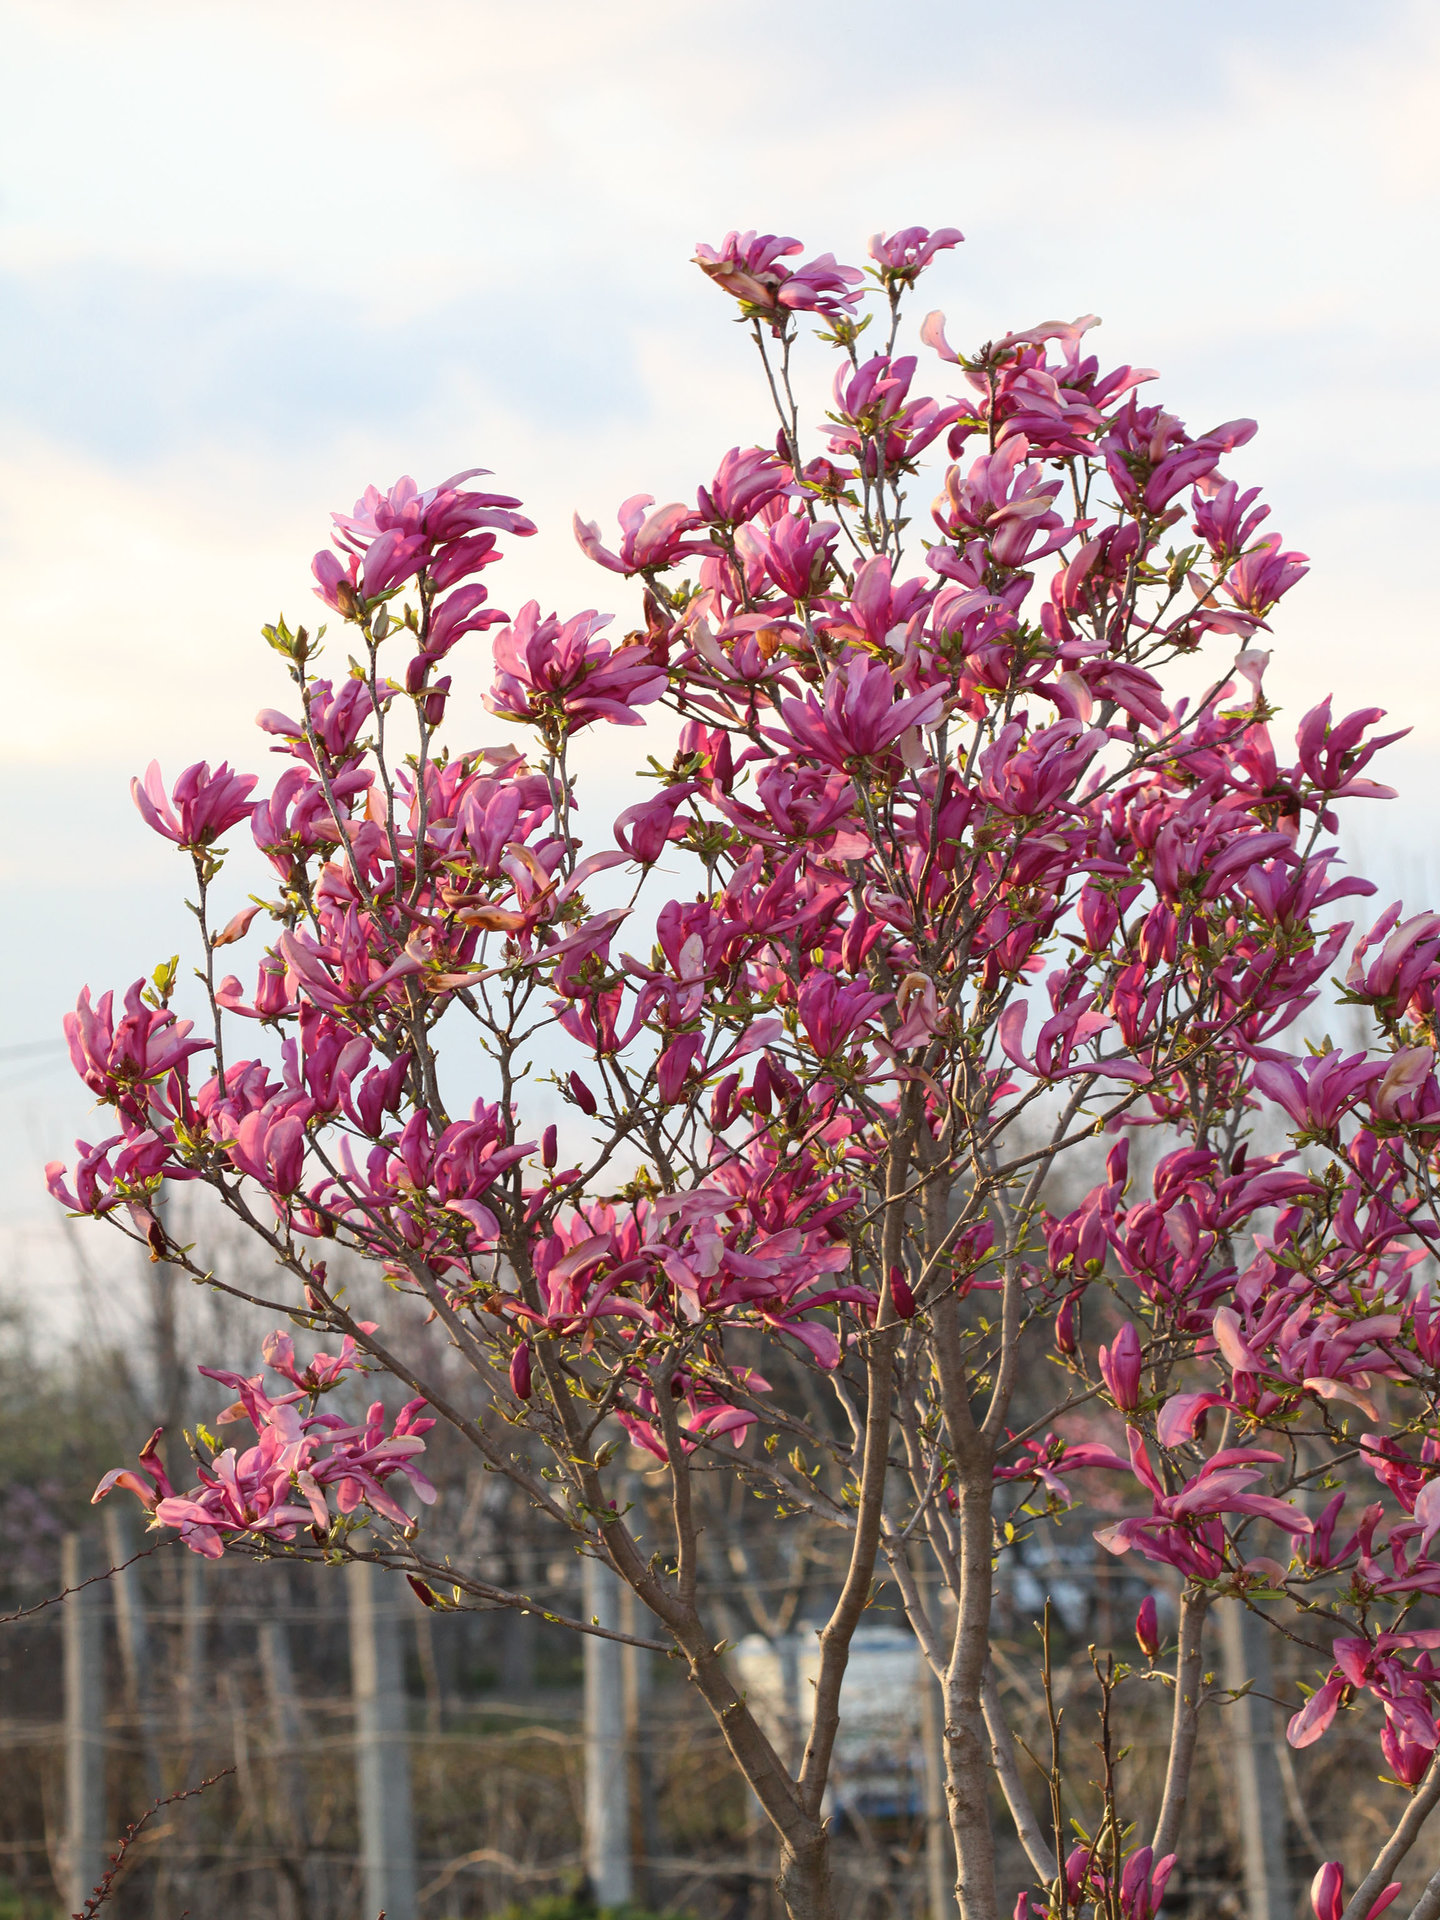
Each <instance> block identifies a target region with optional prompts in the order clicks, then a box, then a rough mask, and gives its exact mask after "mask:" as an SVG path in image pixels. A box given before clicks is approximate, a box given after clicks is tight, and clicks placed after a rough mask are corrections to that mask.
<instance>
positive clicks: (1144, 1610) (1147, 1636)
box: [1135, 1593, 1160, 1660]
mask: <svg viewBox="0 0 1440 1920" xmlns="http://www.w3.org/2000/svg"><path fill="white" fill-rule="evenodd" d="M1135 1638H1136V1639H1137V1640H1138V1641H1139V1643H1140V1651H1141V1652H1142V1653H1143V1654H1144V1655H1145V1658H1146V1659H1147V1660H1153V1659H1154V1658H1155V1656H1156V1654H1157V1653H1159V1651H1160V1623H1159V1620H1158V1619H1157V1617H1156V1613H1155V1596H1154V1594H1153V1593H1147V1594H1146V1596H1145V1598H1144V1599H1143V1600H1142V1601H1141V1602H1140V1611H1139V1612H1138V1613H1137V1614H1136V1616H1135Z"/></svg>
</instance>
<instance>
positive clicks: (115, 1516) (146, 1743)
mask: <svg viewBox="0 0 1440 1920" xmlns="http://www.w3.org/2000/svg"><path fill="white" fill-rule="evenodd" d="M105 1549H106V1551H107V1553H108V1554H109V1555H110V1564H111V1566H112V1567H114V1568H115V1569H116V1571H115V1573H114V1574H112V1575H111V1587H112V1590H113V1592H114V1595H115V1631H116V1636H117V1638H118V1639H119V1642H120V1665H121V1667H122V1668H123V1670H124V1674H125V1693H126V1696H127V1697H126V1705H127V1706H128V1707H129V1709H130V1717H131V1719H132V1720H133V1721H134V1723H135V1731H136V1734H137V1736H138V1738H139V1741H140V1752H141V1756H142V1758H143V1760H144V1763H145V1786H146V1790H147V1792H148V1793H149V1795H150V1798H151V1800H152V1801H153V1800H158V1799H159V1798H160V1796H161V1794H162V1793H163V1792H164V1791H165V1788H164V1785H163V1777H162V1773H161V1767H160V1718H159V1715H158V1714H157V1713H156V1711H155V1696H154V1692H153V1687H152V1674H151V1668H150V1630H149V1622H148V1621H147V1620H146V1618H145V1593H144V1589H143V1588H142V1587H141V1585H140V1569H139V1567H132V1566H127V1565H126V1564H125V1563H126V1562H127V1561H128V1560H131V1559H133V1558H134V1555H135V1553H136V1551H137V1549H136V1537H135V1523H134V1520H133V1519H132V1517H131V1513H130V1509H129V1508H128V1507H124V1506H121V1504H120V1502H119V1501H118V1500H107V1501H106V1502H105Z"/></svg>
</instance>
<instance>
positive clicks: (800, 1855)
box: [776, 1827, 835, 1920]
mask: <svg viewBox="0 0 1440 1920" xmlns="http://www.w3.org/2000/svg"><path fill="white" fill-rule="evenodd" d="M776 1885H777V1886H778V1887H779V1889H780V1898H781V1899H782V1900H783V1901H784V1902H785V1911H786V1913H787V1914H788V1915H789V1916H790V1920H831V1916H832V1915H833V1913H834V1911H835V1895H834V1889H833V1888H832V1886H831V1884H830V1835H829V1833H828V1832H827V1831H826V1829H825V1828H824V1827H821V1828H820V1829H819V1830H818V1832H817V1833H816V1835H815V1838H814V1839H813V1840H812V1841H810V1843H809V1844H808V1845H805V1846H803V1847H801V1848H798V1849H796V1848H792V1846H791V1845H790V1843H789V1841H785V1840H782V1841H781V1843H780V1872H779V1875H778V1877H777V1880H776Z"/></svg>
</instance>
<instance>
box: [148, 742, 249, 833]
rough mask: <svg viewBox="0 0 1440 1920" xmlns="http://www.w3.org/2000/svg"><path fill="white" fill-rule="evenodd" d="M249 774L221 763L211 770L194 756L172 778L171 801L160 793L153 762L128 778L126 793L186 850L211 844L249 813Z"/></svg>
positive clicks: (157, 769)
mask: <svg viewBox="0 0 1440 1920" xmlns="http://www.w3.org/2000/svg"><path fill="white" fill-rule="evenodd" d="M255 781H256V775H254V774H253V773H232V772H231V770H230V767H229V765H228V764H227V762H225V761H223V760H222V761H221V763H220V765H219V766H218V767H216V769H215V771H214V772H213V773H212V772H211V771H210V766H209V762H208V761H205V760H197V761H196V763H195V765H194V766H193V767H187V768H186V769H185V771H184V772H183V773H182V774H181V775H180V778H179V779H178V780H177V781H176V782H175V791H174V795H173V804H172V798H171V796H168V795H167V794H166V792H165V783H164V780H163V779H162V778H161V774H160V762H159V761H158V760H152V761H151V762H150V765H149V766H148V767H147V768H146V770H145V778H144V780H143V782H142V781H140V780H132V781H131V782H130V792H131V794H132V795H133V797H134V800H135V805H136V806H137V807H138V809H139V811H140V817H141V818H142V819H143V820H144V822H145V824H146V826H147V827H153V828H154V830H155V832H156V833H161V834H163V835H164V836H165V838H166V839H167V840H173V841H174V842H175V844H176V845H177V846H180V847H185V848H187V849H190V850H198V849H199V848H201V847H208V846H211V845H212V844H213V843H214V842H215V841H216V840H218V839H219V838H220V836H221V835H222V834H223V833H228V832H229V830H230V829H231V827H233V826H235V825H236V824H237V822H239V821H241V820H248V819H249V818H250V815H251V813H252V812H253V811H254V802H253V801H252V800H251V799H250V793H251V791H252V789H253V788H254V786H255Z"/></svg>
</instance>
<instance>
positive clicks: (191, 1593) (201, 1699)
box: [180, 1552, 210, 1773]
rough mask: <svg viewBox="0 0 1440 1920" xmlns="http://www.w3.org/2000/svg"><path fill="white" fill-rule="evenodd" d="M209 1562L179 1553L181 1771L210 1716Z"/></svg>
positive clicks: (190, 1764)
mask: <svg viewBox="0 0 1440 1920" xmlns="http://www.w3.org/2000/svg"><path fill="white" fill-rule="evenodd" d="M208 1576H209V1565H208V1562H207V1561H205V1560H204V1559H203V1558H202V1557H201V1556H200V1555H199V1554H198V1553H189V1552H186V1553H183V1554H182V1555H181V1556H180V1743H181V1746H182V1748H183V1750H184V1753H183V1759H182V1763H181V1766H182V1771H184V1772H187V1773H188V1772H189V1771H190V1769H191V1768H192V1767H193V1766H194V1764H195V1759H196V1752H195V1749H196V1748H197V1747H198V1745H199V1743H200V1738H201V1735H202V1734H203V1732H204V1730H205V1725H206V1722H207V1721H208V1720H209V1718H210V1708H209V1703H208V1702H207V1700H206V1698H205V1664H206V1662H205V1654H206V1644H207V1642H208V1640H209V1637H210V1636H209V1632H208V1627H209V1591H208V1589H209V1584H210V1583H209V1577H208Z"/></svg>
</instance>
